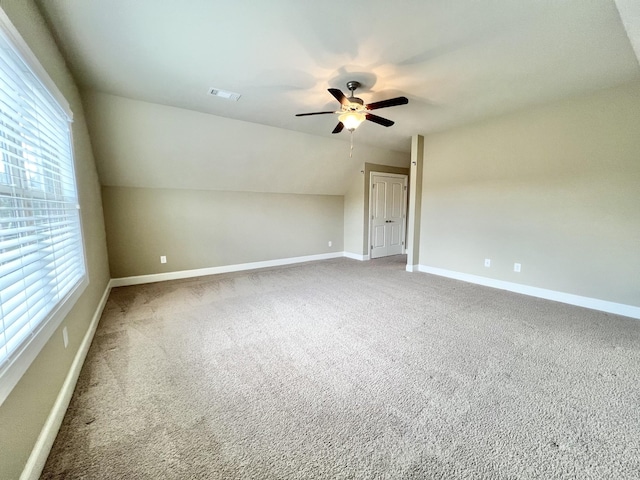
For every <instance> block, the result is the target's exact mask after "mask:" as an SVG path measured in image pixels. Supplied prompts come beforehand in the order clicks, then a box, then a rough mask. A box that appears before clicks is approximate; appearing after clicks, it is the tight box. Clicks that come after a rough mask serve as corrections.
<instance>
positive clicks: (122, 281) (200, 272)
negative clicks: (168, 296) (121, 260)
mask: <svg viewBox="0 0 640 480" xmlns="http://www.w3.org/2000/svg"><path fill="white" fill-rule="evenodd" d="M344 256H345V252H332V253H321V254H318V255H306V256H304V257H290V258H279V259H277V260H266V261H263V262H251V263H239V264H236V265H224V266H221V267H208V268H197V269H193V270H180V271H177V272H167V273H153V274H150V275H139V276H135V277H122V278H112V279H111V285H112V286H113V287H124V286H128V285H140V284H142V283H153V282H163V281H165V280H179V279H182V278H193V277H203V276H205V275H217V274H219V273H231V272H240V271H243V270H255V269H256V268H267V267H278V266H281V265H291V264H294V263H303V262H313V261H316V260H327V259H330V258H339V257H344Z"/></svg>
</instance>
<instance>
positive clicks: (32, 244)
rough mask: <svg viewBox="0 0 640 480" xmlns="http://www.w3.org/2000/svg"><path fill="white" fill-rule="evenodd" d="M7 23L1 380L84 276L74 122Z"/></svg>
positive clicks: (2, 70) (1, 77)
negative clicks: (75, 171) (72, 141)
mask: <svg viewBox="0 0 640 480" xmlns="http://www.w3.org/2000/svg"><path fill="white" fill-rule="evenodd" d="M2 27H3V31H1V32H0V382H2V381H3V380H4V379H3V378H2V377H3V373H5V371H6V370H7V369H8V368H9V366H10V365H11V364H12V363H14V362H15V361H16V359H17V358H18V357H19V356H20V355H21V354H22V351H23V350H24V349H25V348H26V346H27V345H28V344H29V343H30V342H31V340H32V339H33V338H34V336H36V335H38V334H39V332H40V330H41V329H42V328H43V326H44V325H45V324H46V323H47V322H48V321H49V320H50V319H51V318H52V315H53V314H55V313H56V311H57V310H58V309H59V308H60V305H61V304H62V303H63V302H65V301H66V300H67V298H68V297H69V295H70V294H71V292H72V291H74V290H75V288H76V287H77V286H78V285H79V284H80V282H81V281H82V280H83V279H84V278H85V263H84V251H83V244H82V237H81V228H80V216H79V210H78V199H77V193H76V184H75V176H74V169H73V156H72V149H71V139H70V128H69V127H70V123H69V122H70V119H69V117H68V116H67V114H66V112H65V109H63V108H62V107H61V106H60V105H59V104H58V102H56V100H55V99H54V98H53V96H52V94H50V93H49V91H48V90H47V89H46V88H45V86H44V85H43V83H42V82H41V81H40V80H39V79H38V78H37V77H36V75H35V74H34V73H32V72H33V69H32V68H30V67H29V64H28V63H26V61H25V60H24V59H23V57H22V56H21V55H20V53H18V52H21V48H22V49H24V47H21V46H18V47H16V45H15V43H14V41H13V37H12V35H11V32H9V33H7V32H6V28H5V25H2ZM14 35H15V34H14ZM41 343H42V342H41ZM29 363H30V362H29ZM25 369H26V368H25ZM2 400H3V399H1V398H0V403H1V402H2Z"/></svg>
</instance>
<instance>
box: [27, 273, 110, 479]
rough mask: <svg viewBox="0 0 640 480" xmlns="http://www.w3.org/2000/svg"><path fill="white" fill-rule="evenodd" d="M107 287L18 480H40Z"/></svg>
mask: <svg viewBox="0 0 640 480" xmlns="http://www.w3.org/2000/svg"><path fill="white" fill-rule="evenodd" d="M111 287H112V281H109V283H108V284H107V288H106V289H105V291H104V293H103V295H102V298H101V299H100V303H98V306H97V308H96V311H95V312H94V314H93V317H92V319H91V323H90V324H89V328H88V329H87V333H85V335H84V338H83V339H82V343H80V348H79V349H78V352H77V353H76V356H75V358H74V359H73V363H72V364H71V368H70V369H69V372H68V373H67V376H66V378H65V380H64V383H63V384H62V388H61V389H60V393H58V397H57V398H56V401H55V403H54V404H53V407H52V408H51V412H49V416H48V417H47V421H46V422H45V424H44V426H43V427H42V430H41V431H40V435H39V436H38V440H37V441H36V443H35V445H34V446H33V450H31V455H29V459H28V460H27V463H26V465H25V467H24V470H22V474H21V475H20V480H31V479H33V480H37V479H38V478H40V474H41V473H42V469H43V468H44V465H45V463H46V462H47V457H48V456H49V452H51V447H52V446H53V442H54V441H55V439H56V436H57V435H58V430H60V426H61V425H62V420H63V419H64V415H65V413H66V412H67V408H68V407H69V402H70V401H71V397H72V396H73V391H74V390H75V388H76V383H77V381H78V377H79V376H80V370H82V365H83V364H84V359H85V358H86V356H87V353H88V352H89V347H90V346H91V342H92V340H93V336H94V334H95V333H96V328H98V322H100V317H101V316H102V311H103V310H104V307H105V305H106V303H107V299H108V298H109V292H111Z"/></svg>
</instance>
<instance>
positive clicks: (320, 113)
mask: <svg viewBox="0 0 640 480" xmlns="http://www.w3.org/2000/svg"><path fill="white" fill-rule="evenodd" d="M327 113H336V112H333V111H332V112H311V113H296V117H308V116H309V115H326V114H327Z"/></svg>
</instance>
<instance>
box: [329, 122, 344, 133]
mask: <svg viewBox="0 0 640 480" xmlns="http://www.w3.org/2000/svg"><path fill="white" fill-rule="evenodd" d="M343 128H344V123H342V122H338V124H337V125H336V128H334V129H333V132H331V133H340V132H341V131H342V129H343Z"/></svg>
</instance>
